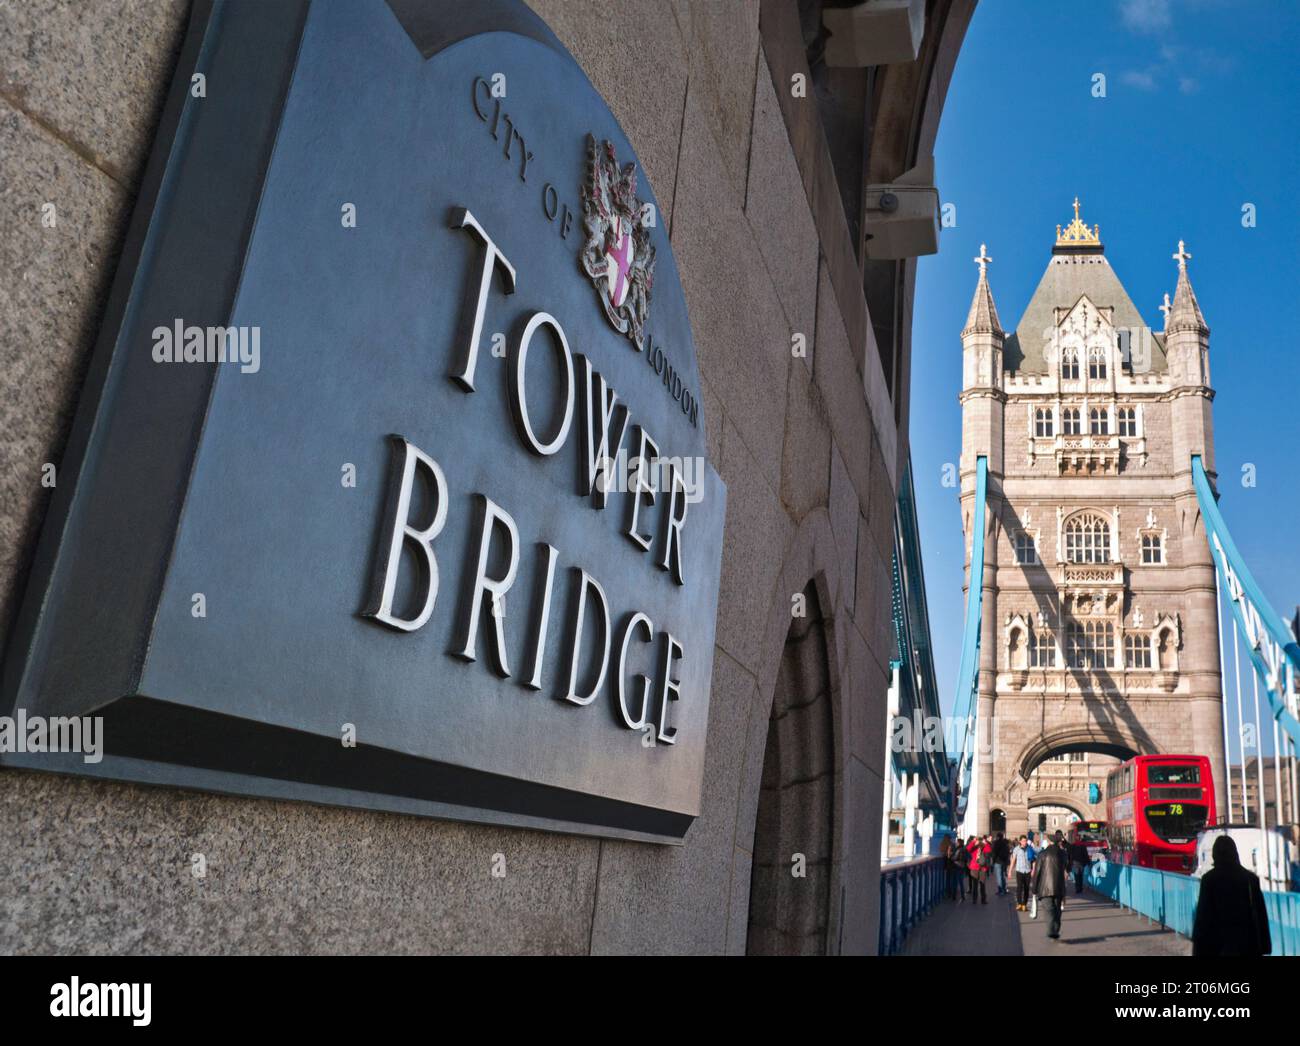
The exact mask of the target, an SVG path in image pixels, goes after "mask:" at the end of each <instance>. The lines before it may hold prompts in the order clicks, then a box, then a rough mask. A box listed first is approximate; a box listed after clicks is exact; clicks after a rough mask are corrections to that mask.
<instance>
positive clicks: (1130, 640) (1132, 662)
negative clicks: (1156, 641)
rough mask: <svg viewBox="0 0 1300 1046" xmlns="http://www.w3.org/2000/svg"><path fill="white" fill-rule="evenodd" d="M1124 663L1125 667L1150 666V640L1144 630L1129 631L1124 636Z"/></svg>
mask: <svg viewBox="0 0 1300 1046" xmlns="http://www.w3.org/2000/svg"><path fill="white" fill-rule="evenodd" d="M1124 665H1125V667H1126V668H1150V667H1151V640H1150V638H1149V637H1148V636H1147V634H1146V633H1145V632H1129V633H1127V634H1126V635H1125V636H1124Z"/></svg>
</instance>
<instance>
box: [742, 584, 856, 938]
mask: <svg viewBox="0 0 1300 1046" xmlns="http://www.w3.org/2000/svg"><path fill="white" fill-rule="evenodd" d="M802 595H803V598H804V601H805V611H806V612H805V615H804V616H803V617H795V618H793V619H792V621H791V623H790V628H789V631H788V632H787V634H786V639H785V646H784V650H783V652H782V655H781V661H780V664H779V666H778V669H777V678H776V686H775V689H774V692H773V697H772V708H771V713H770V715H769V717H768V725H767V741H766V745H765V748H764V755H763V773H762V781H761V785H760V789H759V799H758V816H757V819H756V823H755V828H754V848H753V864H752V869H751V873H750V891H749V928H748V935H747V941H746V951H747V952H748V953H749V954H751V955H824V954H826V952H827V950H828V948H827V944H828V932H829V928H830V925H831V897H832V879H833V873H834V868H833V856H834V842H835V839H834V834H835V833H834V815H835V748H834V739H835V730H834V709H833V706H832V695H831V662H830V658H829V650H828V643H827V624H828V623H827V620H826V618H825V617H824V616H823V613H822V603H821V599H820V598H819V596H818V593H817V586H816V585H815V584H814V583H812V582H809V583H808V585H806V586H805V587H804V589H803V593H802Z"/></svg>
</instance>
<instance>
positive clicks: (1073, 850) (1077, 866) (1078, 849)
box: [1070, 839, 1089, 894]
mask: <svg viewBox="0 0 1300 1046" xmlns="http://www.w3.org/2000/svg"><path fill="white" fill-rule="evenodd" d="M1088 860H1089V857H1088V845H1087V844H1086V843H1085V842H1084V841H1083V840H1082V839H1076V840H1075V841H1074V842H1072V843H1071V844H1070V871H1071V872H1073V873H1074V892H1075V893H1076V894H1081V893H1083V873H1084V872H1086V871H1087V870H1088Z"/></svg>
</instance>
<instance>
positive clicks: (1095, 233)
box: [1056, 196, 1101, 248]
mask: <svg viewBox="0 0 1300 1046" xmlns="http://www.w3.org/2000/svg"><path fill="white" fill-rule="evenodd" d="M1056 246H1058V247H1084V248H1091V247H1100V246H1101V226H1100V225H1094V226H1093V227H1092V228H1091V229H1089V228H1088V226H1087V225H1086V224H1084V221H1083V219H1082V218H1080V217H1079V197H1077V196H1076V197H1075V198H1074V221H1072V222H1070V224H1069V225H1068V226H1067V227H1066V228H1065V230H1064V231H1062V230H1061V227H1060V226H1059V225H1058V226H1057V227H1056Z"/></svg>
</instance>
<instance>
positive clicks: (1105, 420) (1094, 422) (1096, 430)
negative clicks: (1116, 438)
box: [1088, 407, 1110, 436]
mask: <svg viewBox="0 0 1300 1046" xmlns="http://www.w3.org/2000/svg"><path fill="white" fill-rule="evenodd" d="M1088 431H1089V432H1090V433H1092V435H1094V436H1105V435H1108V434H1109V433H1110V414H1109V413H1108V412H1107V410H1106V408H1105V407H1093V408H1092V410H1090V411H1088Z"/></svg>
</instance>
